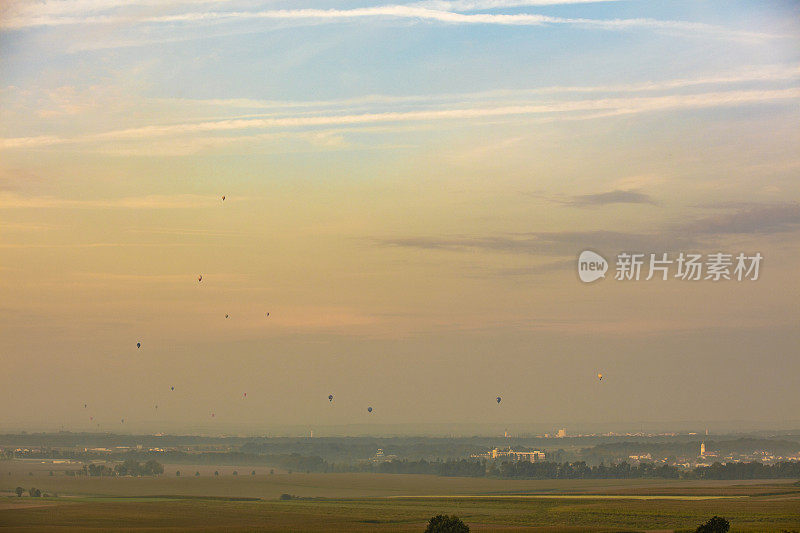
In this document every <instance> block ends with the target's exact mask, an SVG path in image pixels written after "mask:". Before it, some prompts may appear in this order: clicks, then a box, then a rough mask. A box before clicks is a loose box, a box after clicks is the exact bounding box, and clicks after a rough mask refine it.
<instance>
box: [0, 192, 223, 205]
mask: <svg viewBox="0 0 800 533" xmlns="http://www.w3.org/2000/svg"><path fill="white" fill-rule="evenodd" d="M218 203H219V198H217V197H216V196H201V195H196V194H178V195H171V196H168V195H149V196H128V197H123V198H112V199H103V200H74V199H68V198H58V197H55V196H22V195H19V194H13V193H8V192H6V193H0V209H47V208H65V209H191V208H199V207H209V206H212V205H217V204H218Z"/></svg>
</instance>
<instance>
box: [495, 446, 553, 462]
mask: <svg viewBox="0 0 800 533" xmlns="http://www.w3.org/2000/svg"><path fill="white" fill-rule="evenodd" d="M491 457H492V459H498V458H506V457H507V458H509V459H511V460H512V461H522V462H528V463H537V462H540V461H544V459H545V454H544V452H540V451H539V450H534V451H532V452H515V451H514V450H512V449H511V448H509V449H508V450H501V449H500V448H495V449H493V450H492V451H491Z"/></svg>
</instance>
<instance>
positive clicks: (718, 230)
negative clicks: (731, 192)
mask: <svg viewBox="0 0 800 533" xmlns="http://www.w3.org/2000/svg"><path fill="white" fill-rule="evenodd" d="M723 207H724V206H723ZM681 229H682V230H684V231H687V232H690V233H695V234H767V233H783V232H787V231H795V230H798V229H800V204H798V203H781V204H770V205H758V204H748V205H745V206H742V207H741V208H738V209H736V210H734V211H733V212H731V213H724V214H719V215H714V216H710V217H706V218H701V219H698V220H695V221H693V222H691V223H689V224H686V225H684V226H682V227H681Z"/></svg>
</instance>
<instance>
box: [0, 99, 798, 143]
mask: <svg viewBox="0 0 800 533" xmlns="http://www.w3.org/2000/svg"><path fill="white" fill-rule="evenodd" d="M798 98H800V89H798V88H792V89H776V90H753V91H724V92H712V93H699V94H691V95H665V96H652V97H632V98H602V99H591V100H575V101H551V102H535V103H528V104H519V105H505V106H492V107H463V108H456V109H425V110H413V111H389V112H378V113H359V114H347V115H328V114H325V115H298V116H281V117H276V116H269V117H266V118H233V119H225V120H217V121H203V122H190V123H182V124H168V125H152V126H141V127H135V128H127V129H121V130H112V131H106V132H102V133H95V134H88V135H83V136H77V137H58V136H53V135H44V136H37V137H16V138H14V137H12V138H3V139H0V149H12V148H31V147H37V146H49V145H57V144H67V143H80V142H103V141H123V140H140V139H153V138H159V137H168V136H178V135H192V134H209V133H224V132H230V131H241V130H270V129H291V128H332V127H338V126H354V125H362V126H363V125H371V124H382V123H402V122H429V121H442V120H473V119H487V118H500V117H513V116H535V115H542V116H554V117H556V118H558V117H559V116H560V117H561V118H563V119H566V120H587V119H596V118H603V117H611V116H620V115H632V114H639V113H648V112H657V111H666V110H677V109H701V108H709V107H720V106H739V105H748V104H755V103H771V102H780V101H784V100H796V99H798ZM581 113H582V114H581Z"/></svg>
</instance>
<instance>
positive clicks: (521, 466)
mask: <svg viewBox="0 0 800 533" xmlns="http://www.w3.org/2000/svg"><path fill="white" fill-rule="evenodd" d="M487 475H488V476H499V477H502V478H517V479H632V478H661V479H679V478H680V479H786V478H790V479H791V478H799V479H800V462H797V461H784V462H780V463H775V464H773V465H767V464H763V463H758V462H752V463H727V464H722V463H714V464H713V465H711V466H698V467H695V468H693V469H691V470H686V469H682V468H678V467H676V466H670V465H666V464H658V465H657V464H653V463H642V464H638V465H630V464H628V463H625V462H623V463H619V464H612V465H608V466H606V465H598V466H589V465H587V464H586V463H585V462H583V461H577V462H574V463H522V462H519V463H510V462H504V463H502V464H500V465H499V466H492V467H490V469H489V471H488V472H487Z"/></svg>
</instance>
